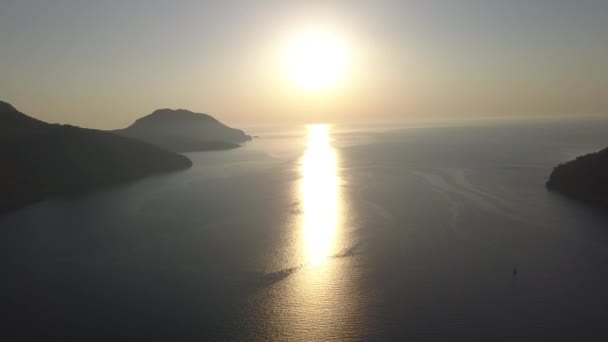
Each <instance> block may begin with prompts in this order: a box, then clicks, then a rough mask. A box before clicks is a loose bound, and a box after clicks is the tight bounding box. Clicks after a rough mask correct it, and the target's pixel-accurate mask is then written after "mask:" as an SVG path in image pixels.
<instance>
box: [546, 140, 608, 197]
mask: <svg viewBox="0 0 608 342" xmlns="http://www.w3.org/2000/svg"><path fill="white" fill-rule="evenodd" d="M547 188H548V189H550V190H554V191H557V192H560V193H562V194H564V195H566V196H569V197H573V198H577V199H581V200H584V201H592V202H598V203H602V204H608V148H606V149H604V150H602V151H600V152H596V153H591V154H587V155H584V156H581V157H578V158H576V159H575V160H572V161H569V162H567V163H564V164H561V165H558V166H557V167H556V168H555V169H554V170H553V172H552V173H551V176H550V177H549V181H547Z"/></svg>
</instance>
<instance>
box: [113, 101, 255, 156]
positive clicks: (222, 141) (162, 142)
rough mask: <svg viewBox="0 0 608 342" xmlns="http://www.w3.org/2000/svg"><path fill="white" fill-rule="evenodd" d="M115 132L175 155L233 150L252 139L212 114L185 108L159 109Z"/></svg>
mask: <svg viewBox="0 0 608 342" xmlns="http://www.w3.org/2000/svg"><path fill="white" fill-rule="evenodd" d="M113 132H114V133H116V134H119V135H122V136H126V137H129V138H134V139H139V140H142V141H145V142H148V143H150V144H154V145H158V146H160V147H162V148H165V149H167V150H170V151H174V152H194V151H211V150H225V149H232V148H237V147H240V145H239V144H241V143H243V142H245V141H248V140H251V137H250V136H249V135H247V134H245V133H244V132H243V131H241V130H239V129H235V128H231V127H228V126H226V125H224V124H223V123H221V122H220V121H218V120H217V119H215V118H213V117H212V116H210V115H207V114H201V113H194V112H191V111H189V110H185V109H177V110H172V109H159V110H156V111H154V112H153V113H152V114H149V115H147V116H144V117H142V118H140V119H138V120H137V121H135V123H133V124H132V125H131V126H129V127H127V128H125V129H120V130H116V131H113Z"/></svg>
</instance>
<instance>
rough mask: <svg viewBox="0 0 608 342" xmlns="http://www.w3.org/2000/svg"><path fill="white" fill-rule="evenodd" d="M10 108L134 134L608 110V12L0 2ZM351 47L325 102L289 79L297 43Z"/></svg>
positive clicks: (474, 6) (552, 4)
mask: <svg viewBox="0 0 608 342" xmlns="http://www.w3.org/2000/svg"><path fill="white" fill-rule="evenodd" d="M0 1H1V6H0V99H1V100H4V101H8V102H10V103H12V104H13V105H15V106H16V107H17V108H18V109H20V110H22V111H23V112H25V113H28V114H31V115H33V116H36V117H38V118H40V119H43V120H46V121H50V122H61V123H70V124H76V125H81V126H86V127H94V128H119V127H124V126H127V125H128V124H130V123H131V122H132V121H134V120H135V119H136V118H138V117H141V116H143V115H145V114H148V113H150V112H152V111H153V110H154V109H156V108H167V107H169V108H186V109H191V110H193V111H198V112H204V113H209V114H211V115H214V116H216V117H217V118H219V119H220V120H222V121H224V122H226V123H228V124H231V125H237V126H238V125H249V124H256V123H304V122H319V121H323V122H341V121H351V122H360V121H364V122H365V121H373V120H384V121H394V120H408V119H420V118H449V119H453V118H461V117H495V116H532V115H603V114H608V1H606V0H577V1H575V0H502V1H493V0H469V1H466V0H445V1H439V0H437V1H432V0H420V1H413V0H412V1H333V2H332V1H320V2H314V1H291V2H290V1H285V0H284V1H253V0H243V1H202V0H197V1H161V0H145V1H143V0H142V1H136V0H131V1H129V0H94V1H93V0H91V1H84V0H40V1H32V0H0ZM307 31H321V32H328V33H330V34H331V35H334V36H337V37H340V39H341V40H342V41H343V42H344V46H346V48H347V51H348V66H347V68H346V69H345V73H344V77H343V78H342V79H341V80H340V81H339V82H337V83H336V85H335V87H333V88H331V89H329V90H326V91H309V90H306V89H302V88H301V87H298V85H297V84H295V83H294V82H293V80H291V79H290V78H289V77H287V75H286V72H285V70H284V67H283V64H284V62H285V61H284V60H283V59H284V58H285V57H284V50H285V46H286V45H287V44H288V42H289V41H290V40H291V39H292V37H294V36H296V35H297V34H299V33H302V32H307Z"/></svg>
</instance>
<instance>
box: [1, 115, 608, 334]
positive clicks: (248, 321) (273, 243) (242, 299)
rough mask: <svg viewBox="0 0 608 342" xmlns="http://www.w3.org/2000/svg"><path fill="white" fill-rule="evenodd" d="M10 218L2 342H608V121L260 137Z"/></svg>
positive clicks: (6, 220) (308, 129)
mask: <svg viewBox="0 0 608 342" xmlns="http://www.w3.org/2000/svg"><path fill="white" fill-rule="evenodd" d="M253 134H256V135H257V136H256V138H255V139H254V140H253V141H251V142H249V143H247V144H246V145H245V146H244V147H242V148H239V149H235V150H230V151H221V152H200V153H188V154H187V156H188V157H189V158H190V159H192V161H193V164H194V165H193V167H192V168H190V169H188V170H185V171H179V172H173V173H167V174H161V175H155V176H152V177H149V178H145V179H142V180H138V181H134V182H130V183H127V184H122V185H118V186H114V187H110V188H106V189H103V190H100V191H96V192H92V193H86V194H80V195H72V196H68V197H55V198H51V199H48V200H45V201H43V202H39V203H37V204H34V205H31V206H28V207H26V208H23V209H21V210H18V211H15V212H11V213H8V214H4V215H2V216H0V270H1V272H2V273H1V274H2V278H1V280H0V312H1V318H2V319H1V322H0V340H3V341H606V340H608V325H607V324H606V319H607V318H608V268H607V267H608V210H606V209H605V208H601V207H596V206H594V205H590V204H587V203H580V202H578V201H575V200H572V199H569V198H566V197H564V196H562V195H560V194H558V193H554V192H550V191H548V190H547V189H546V188H545V182H546V181H547V179H548V177H549V175H550V173H551V170H552V169H553V167H555V166H556V165H558V164H560V163H563V162H566V161H568V160H571V159H573V158H576V157H577V156H579V155H582V154H586V153H590V152H594V151H598V150H600V149H602V148H605V147H608V120H605V119H604V120H603V119H577V120H575V119H560V120H558V119H551V120H519V121H516V120H511V121H505V120H502V121H483V122H481V121H479V122H477V121H467V122H456V123H455V122H452V123H437V122H435V123H428V124H402V125H391V126H365V125H360V126H341V125H328V124H315V125H308V126H294V127H290V128H282V129H280V130H279V129H275V130H271V129H260V128H259V129H258V131H253Z"/></svg>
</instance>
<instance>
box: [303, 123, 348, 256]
mask: <svg viewBox="0 0 608 342" xmlns="http://www.w3.org/2000/svg"><path fill="white" fill-rule="evenodd" d="M329 130H330V126H329V125H309V126H308V149H307V150H306V153H305V155H304V157H303V162H302V176H303V178H302V182H301V190H300V194H301V199H302V209H303V218H302V227H303V234H304V243H305V249H306V258H307V261H308V262H309V263H310V264H312V265H316V264H319V263H321V262H323V261H324V260H325V259H327V257H328V256H329V255H330V254H331V252H332V249H333V244H334V239H335V235H336V229H337V227H338V225H339V220H340V217H339V208H338V206H339V198H338V196H339V194H338V188H339V184H338V183H339V177H338V174H337V161H336V153H335V151H334V149H333V148H332V147H331V145H330V136H329Z"/></svg>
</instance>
